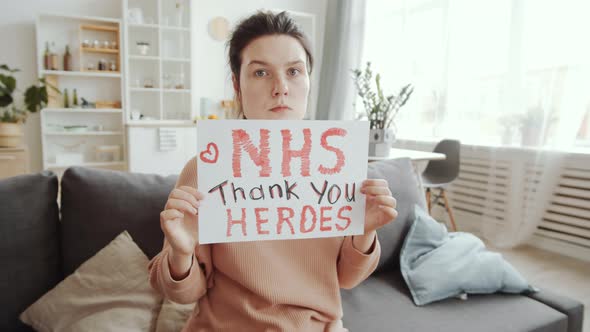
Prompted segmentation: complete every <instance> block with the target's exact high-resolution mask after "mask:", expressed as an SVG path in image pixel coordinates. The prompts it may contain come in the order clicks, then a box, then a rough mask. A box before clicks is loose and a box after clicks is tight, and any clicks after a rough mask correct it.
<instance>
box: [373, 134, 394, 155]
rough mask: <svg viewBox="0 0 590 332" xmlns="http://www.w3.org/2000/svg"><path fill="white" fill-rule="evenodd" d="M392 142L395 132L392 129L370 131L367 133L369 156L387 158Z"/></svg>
mask: <svg viewBox="0 0 590 332" xmlns="http://www.w3.org/2000/svg"><path fill="white" fill-rule="evenodd" d="M394 141H395V132H394V131H393V129H392V128H385V129H371V131H370V133H369V156H371V157H387V156H389V150H390V149H391V145H392V144H393V142H394Z"/></svg>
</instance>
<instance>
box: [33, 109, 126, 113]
mask: <svg viewBox="0 0 590 332" xmlns="http://www.w3.org/2000/svg"><path fill="white" fill-rule="evenodd" d="M43 112H46V113H122V112H123V110H122V109H120V108H44V109H43Z"/></svg>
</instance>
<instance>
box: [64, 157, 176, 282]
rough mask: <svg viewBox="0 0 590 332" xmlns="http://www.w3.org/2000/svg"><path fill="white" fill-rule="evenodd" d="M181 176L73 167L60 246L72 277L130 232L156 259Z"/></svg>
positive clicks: (66, 178)
mask: <svg viewBox="0 0 590 332" xmlns="http://www.w3.org/2000/svg"><path fill="white" fill-rule="evenodd" d="M176 179H177V176H168V177H162V176H159V175H152V174H138V173H127V172H121V171H112V170H102V169H92V168H83V167H71V168H69V169H67V170H66V172H65V173H64V175H63V177H62V180H61V244H62V257H63V272H64V275H65V276H67V275H69V274H71V273H72V272H73V271H74V270H75V269H76V268H78V266H80V265H81V264H82V263H83V262H85V261H86V260H88V259H89V258H90V257H92V256H93V255H94V254H96V253H97V252H98V251H99V250H100V249H102V248H103V247H104V246H106V245H107V244H108V243H109V242H110V241H111V240H113V239H114V238H115V237H116V236H117V235H119V233H121V232H122V231H124V230H127V231H128V232H129V234H131V237H133V240H134V241H135V242H136V243H137V245H138V246H139V247H140V248H141V249H142V250H143V252H144V253H145V254H146V255H147V256H148V257H149V258H152V257H153V256H155V255H156V254H157V253H158V252H160V250H162V243H163V239H164V235H163V233H162V231H161V229H160V212H161V211H162V210H163V208H164V205H165V204H166V201H167V199H168V195H169V194H170V191H171V190H172V189H173V188H174V185H175V183H176Z"/></svg>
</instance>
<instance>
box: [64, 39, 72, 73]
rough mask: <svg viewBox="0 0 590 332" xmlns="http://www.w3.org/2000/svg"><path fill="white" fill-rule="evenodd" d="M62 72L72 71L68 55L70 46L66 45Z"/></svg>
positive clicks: (70, 59)
mask: <svg viewBox="0 0 590 332" xmlns="http://www.w3.org/2000/svg"><path fill="white" fill-rule="evenodd" d="M64 70H67V71H70V70H72V54H71V53H70V45H66V53H65V54H64Z"/></svg>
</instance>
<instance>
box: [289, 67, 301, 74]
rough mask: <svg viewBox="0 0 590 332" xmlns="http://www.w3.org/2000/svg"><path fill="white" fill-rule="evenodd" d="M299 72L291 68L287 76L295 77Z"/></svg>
mask: <svg viewBox="0 0 590 332" xmlns="http://www.w3.org/2000/svg"><path fill="white" fill-rule="evenodd" d="M300 72H301V71H300V70H299V69H297V68H291V69H289V75H292V76H295V75H297V74H299V73H300Z"/></svg>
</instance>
